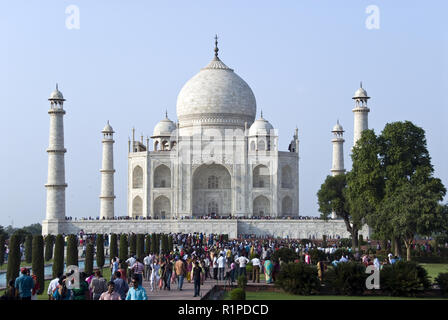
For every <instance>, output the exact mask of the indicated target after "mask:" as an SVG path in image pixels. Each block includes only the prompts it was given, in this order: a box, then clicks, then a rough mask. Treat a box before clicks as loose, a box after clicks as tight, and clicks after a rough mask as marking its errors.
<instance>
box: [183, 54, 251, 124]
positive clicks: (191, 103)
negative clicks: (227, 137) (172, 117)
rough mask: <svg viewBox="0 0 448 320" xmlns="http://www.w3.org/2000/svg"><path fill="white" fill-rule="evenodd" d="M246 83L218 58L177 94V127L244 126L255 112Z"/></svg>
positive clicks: (249, 122) (249, 121)
mask: <svg viewBox="0 0 448 320" xmlns="http://www.w3.org/2000/svg"><path fill="white" fill-rule="evenodd" d="M256 110H257V106H256V101H255V96H254V94H253V92H252V90H251V88H250V87H249V85H248V84H247V83H246V82H245V81H244V80H243V79H241V78H240V77H239V76H238V75H237V74H236V73H235V72H234V71H233V70H232V69H230V68H229V67H227V66H226V65H225V64H224V63H223V62H222V61H221V60H220V59H219V58H218V57H216V56H215V58H214V59H213V60H212V61H211V62H210V63H209V64H208V65H207V66H206V67H205V68H202V69H201V71H199V73H198V74H196V75H195V76H194V77H193V78H191V79H190V80H189V81H187V83H185V85H184V86H183V88H182V89H181V91H180V93H179V95H178V97H177V118H178V119H179V127H180V128H181V130H182V128H185V127H191V126H193V125H194V124H201V125H205V126H217V127H218V126H219V127H233V128H235V127H236V128H242V129H244V123H245V122H247V123H248V124H249V125H250V124H252V123H253V121H254V119H255V115H256Z"/></svg>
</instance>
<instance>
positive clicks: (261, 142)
mask: <svg viewBox="0 0 448 320" xmlns="http://www.w3.org/2000/svg"><path fill="white" fill-rule="evenodd" d="M264 150H266V143H265V142H264V140H259V141H258V151H264Z"/></svg>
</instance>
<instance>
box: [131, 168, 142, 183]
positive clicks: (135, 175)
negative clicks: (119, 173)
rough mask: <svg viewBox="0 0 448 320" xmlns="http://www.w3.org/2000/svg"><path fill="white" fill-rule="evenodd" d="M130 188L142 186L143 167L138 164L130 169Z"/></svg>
mask: <svg viewBox="0 0 448 320" xmlns="http://www.w3.org/2000/svg"><path fill="white" fill-rule="evenodd" d="M132 188H134V189H140V188H143V169H142V167H140V166H136V167H135V168H134V170H133V171H132Z"/></svg>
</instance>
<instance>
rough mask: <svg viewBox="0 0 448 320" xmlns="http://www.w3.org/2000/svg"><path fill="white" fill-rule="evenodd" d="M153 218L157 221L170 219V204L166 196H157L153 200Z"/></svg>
mask: <svg viewBox="0 0 448 320" xmlns="http://www.w3.org/2000/svg"><path fill="white" fill-rule="evenodd" d="M153 217H154V218H157V219H170V218H171V202H170V199H168V198H167V197H166V196H158V197H157V198H156V199H155V200H154V210H153Z"/></svg>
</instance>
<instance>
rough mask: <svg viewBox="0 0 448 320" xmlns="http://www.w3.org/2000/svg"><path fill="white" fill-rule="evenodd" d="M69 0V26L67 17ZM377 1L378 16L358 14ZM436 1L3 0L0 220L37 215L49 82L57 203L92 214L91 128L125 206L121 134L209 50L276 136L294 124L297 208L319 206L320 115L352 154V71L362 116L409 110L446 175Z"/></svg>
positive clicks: (143, 118)
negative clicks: (62, 192) (61, 114)
mask: <svg viewBox="0 0 448 320" xmlns="http://www.w3.org/2000/svg"><path fill="white" fill-rule="evenodd" d="M69 5H76V6H78V8H79V10H80V29H79V30H76V29H74V30H69V29H67V28H66V19H67V17H68V15H67V14H66V13H65V10H66V8H67V7H68V6H69ZM369 5H377V6H378V8H379V9H380V29H373V30H368V29H367V28H366V26H365V21H366V19H367V17H368V16H369V14H367V13H366V12H365V11H366V7H367V6H369ZM447 14H448V5H447V2H446V1H410V0H406V1H399V0H395V1H374V0H371V1H363V0H353V1H342V0H340V1H334V0H331V1H330V0H328V1H323V0H319V1H318V0H316V1H260V0H258V1H237V0H232V1H230V0H227V1H209V0H208V1H203V0H195V1H111V0H108V1H100V0H98V1H81V0H71V1H60V0H53V1H49V0H40V1H19V0H16V1H2V2H1V4H0V106H1V117H0V136H1V139H0V150H1V155H2V156H1V157H0V205H1V207H0V210H1V213H0V225H9V224H11V221H12V220H13V221H14V226H23V225H28V224H30V223H34V222H41V221H42V220H43V219H44V217H45V200H46V192H45V188H44V184H45V183H46V178H47V153H46V152H45V150H46V148H47V146H48V130H49V116H48V114H47V111H48V107H49V106H48V101H47V98H48V96H49V94H50V92H51V91H52V90H53V89H54V86H55V83H56V82H58V83H59V88H60V90H61V91H62V92H63V94H64V96H65V98H66V99H67V101H66V104H65V109H66V110H67V114H66V116H65V119H64V120H65V123H64V124H65V144H66V148H67V150H68V151H67V153H66V181H67V183H68V188H67V190H66V198H67V200H66V206H67V215H70V216H78V217H81V216H89V215H91V216H96V215H98V214H99V198H98V196H99V193H100V172H99V170H100V166H101V133H100V131H101V129H102V128H103V127H104V125H105V123H106V121H107V120H110V123H111V125H112V126H113V127H114V129H115V131H116V134H115V140H116V143H115V169H116V175H115V184H116V187H115V194H116V196H117V198H116V202H115V203H116V214H117V215H125V214H126V202H127V199H126V195H127V139H128V136H129V135H130V132H131V128H132V126H135V127H136V130H137V131H136V132H137V133H138V134H139V135H140V133H143V134H145V136H146V135H150V134H151V133H152V130H153V127H154V125H155V124H156V123H157V122H158V121H159V120H160V119H161V118H162V117H163V116H164V112H165V109H168V113H169V116H170V117H171V119H173V120H176V117H175V111H176V109H175V106H176V98H177V94H178V92H179V90H180V89H181V88H182V86H183V84H184V83H185V82H186V81H187V80H188V79H189V78H191V77H192V76H193V75H194V74H196V73H197V72H198V71H199V69H200V68H202V67H203V66H205V65H206V64H207V63H208V62H209V61H210V59H211V58H212V56H213V46H214V44H213V41H214V40H213V37H214V35H215V33H217V34H218V35H219V37H220V42H219V47H220V52H219V53H220V57H221V58H222V60H223V61H224V62H225V63H226V64H227V65H228V66H230V67H231V68H234V69H235V71H236V72H237V73H238V74H239V75H240V76H241V77H242V78H243V79H245V80H246V82H247V83H248V84H249V85H250V86H251V88H252V90H253V91H254V94H255V96H256V99H257V105H258V113H259V110H260V108H262V109H263V113H264V117H265V118H267V119H268V120H269V121H270V122H271V123H272V124H273V125H274V126H275V127H276V128H279V135H280V147H281V149H282V150H286V149H287V146H288V144H289V142H290V140H291V137H292V135H293V133H294V128H295V126H296V125H297V126H298V128H299V138H300V214H302V215H318V214H319V213H318V210H317V198H316V192H317V191H318V189H319V187H320V185H321V183H322V182H323V181H324V179H325V177H326V176H327V175H328V174H329V172H330V167H331V153H332V148H331V142H330V139H331V132H330V131H331V129H332V127H333V125H334V124H335V123H336V120H337V119H339V121H340V123H341V124H342V125H343V126H344V129H345V131H346V132H345V137H346V143H345V150H344V153H345V161H346V168H347V169H350V168H351V160H350V156H349V154H350V148H351V146H352V141H353V114H352V111H351V110H352V108H353V101H352V99H351V97H352V95H353V93H354V92H355V91H356V89H357V88H358V86H359V81H361V80H362V81H363V84H364V88H366V90H367V92H368V93H369V95H370V96H371V97H372V98H371V100H370V108H371V112H370V114H369V127H370V128H374V129H375V131H376V132H379V131H381V130H382V129H383V128H384V125H385V124H386V123H387V122H392V121H401V120H410V121H412V122H414V123H415V124H417V125H418V126H421V127H423V128H424V129H425V130H426V134H427V140H428V148H429V151H430V154H431V156H432V162H433V165H434V167H435V175H436V176H437V177H440V178H441V179H442V181H443V183H444V184H445V185H446V186H448V161H447V158H448V148H447V140H448V130H447V128H446V123H447V120H448V111H447V98H446V95H447V94H448V90H447V88H448V72H447V71H448V69H447V57H448V55H447V40H448V36H447V33H448V32H447V30H448V28H447V19H446V15H447Z"/></svg>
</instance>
